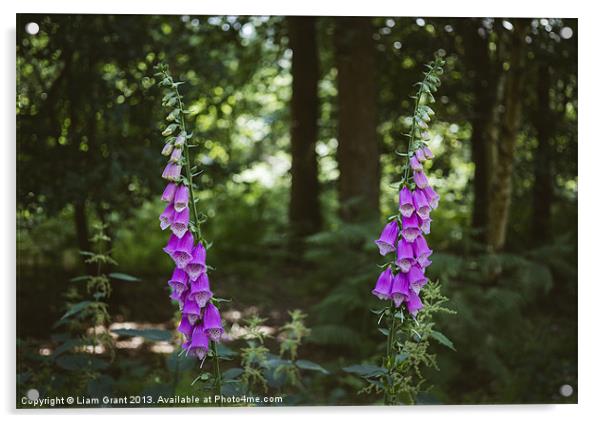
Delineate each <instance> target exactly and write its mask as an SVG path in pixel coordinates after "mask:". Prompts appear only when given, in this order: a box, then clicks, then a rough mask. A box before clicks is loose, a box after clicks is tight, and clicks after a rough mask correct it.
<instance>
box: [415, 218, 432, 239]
mask: <svg viewBox="0 0 602 423" xmlns="http://www.w3.org/2000/svg"><path fill="white" fill-rule="evenodd" d="M418 226H420V230H421V231H422V232H423V233H424V234H426V235H428V234H430V233H431V218H430V217H427V218H426V219H422V218H420V217H418Z"/></svg>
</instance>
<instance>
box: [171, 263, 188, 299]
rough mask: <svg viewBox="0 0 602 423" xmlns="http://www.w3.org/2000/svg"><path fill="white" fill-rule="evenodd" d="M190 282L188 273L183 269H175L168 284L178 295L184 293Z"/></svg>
mask: <svg viewBox="0 0 602 423" xmlns="http://www.w3.org/2000/svg"><path fill="white" fill-rule="evenodd" d="M187 283H188V275H186V272H185V271H183V270H182V269H177V268H176V269H174V271H173V274H172V275H171V279H170V280H169V282H167V284H168V285H169V286H170V287H171V289H173V292H175V293H176V294H177V295H178V297H179V296H181V295H182V292H184V290H185V289H186V286H187Z"/></svg>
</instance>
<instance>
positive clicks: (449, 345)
mask: <svg viewBox="0 0 602 423" xmlns="http://www.w3.org/2000/svg"><path fill="white" fill-rule="evenodd" d="M431 337H433V338H435V339H436V340H437V342H439V343H440V344H441V345H445V346H446V347H447V348H451V349H452V350H454V351H456V348H455V347H454V343H453V342H452V341H450V339H449V338H448V337H447V336H445V335H443V334H442V333H441V332H437V331H436V330H434V331H432V332H431Z"/></svg>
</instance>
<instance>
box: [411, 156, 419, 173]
mask: <svg viewBox="0 0 602 423" xmlns="http://www.w3.org/2000/svg"><path fill="white" fill-rule="evenodd" d="M410 167H411V168H412V170H414V171H416V170H422V163H420V160H418V157H416V155H413V156H412V158H411V159H410Z"/></svg>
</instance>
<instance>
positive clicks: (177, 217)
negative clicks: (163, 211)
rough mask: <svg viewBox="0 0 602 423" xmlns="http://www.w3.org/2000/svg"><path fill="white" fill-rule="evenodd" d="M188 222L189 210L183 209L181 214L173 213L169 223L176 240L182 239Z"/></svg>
mask: <svg viewBox="0 0 602 423" xmlns="http://www.w3.org/2000/svg"><path fill="white" fill-rule="evenodd" d="M188 222H190V210H188V209H184V210H182V211H181V212H175V213H174V217H173V221H172V222H171V231H172V232H173V233H174V234H175V236H177V237H178V238H182V237H183V236H184V234H185V233H186V232H187V231H188Z"/></svg>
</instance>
